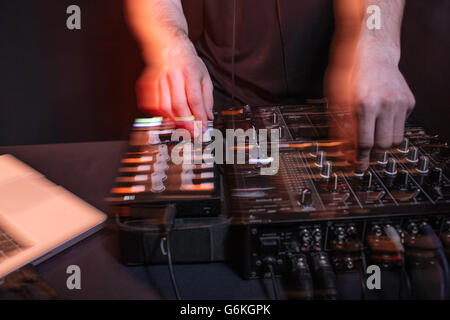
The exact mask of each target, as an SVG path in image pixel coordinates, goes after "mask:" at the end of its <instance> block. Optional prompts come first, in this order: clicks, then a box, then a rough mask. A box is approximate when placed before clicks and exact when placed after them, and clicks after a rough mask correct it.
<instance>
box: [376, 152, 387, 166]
mask: <svg viewBox="0 0 450 320" xmlns="http://www.w3.org/2000/svg"><path fill="white" fill-rule="evenodd" d="M387 163H388V152H387V151H385V152H383V153H381V154H379V156H378V164H379V165H381V166H385V165H387Z"/></svg>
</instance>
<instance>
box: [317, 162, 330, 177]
mask: <svg viewBox="0 0 450 320" xmlns="http://www.w3.org/2000/svg"><path fill="white" fill-rule="evenodd" d="M331 169H332V164H331V162H330V161H326V162H325V163H324V164H323V165H322V172H321V173H320V176H321V177H322V178H324V179H330V176H331Z"/></svg>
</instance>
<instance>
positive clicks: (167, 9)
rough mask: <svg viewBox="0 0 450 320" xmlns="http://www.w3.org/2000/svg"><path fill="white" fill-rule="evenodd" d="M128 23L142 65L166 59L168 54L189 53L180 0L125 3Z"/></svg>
mask: <svg viewBox="0 0 450 320" xmlns="http://www.w3.org/2000/svg"><path fill="white" fill-rule="evenodd" d="M126 9H127V14H128V21H129V23H130V25H131V27H132V29H133V31H134V33H135V34H136V37H137V38H138V40H139V42H140V45H141V48H142V54H143V57H144V59H145V60H146V61H152V60H155V59H166V58H167V57H165V55H167V54H168V52H169V51H170V50H174V49H176V48H177V47H178V46H183V48H182V49H181V48H180V50H192V52H195V49H194V47H193V46H192V44H191V43H190V42H189V38H188V25H187V22H186V18H185V16H184V13H183V8H182V5H181V0H127V1H126Z"/></svg>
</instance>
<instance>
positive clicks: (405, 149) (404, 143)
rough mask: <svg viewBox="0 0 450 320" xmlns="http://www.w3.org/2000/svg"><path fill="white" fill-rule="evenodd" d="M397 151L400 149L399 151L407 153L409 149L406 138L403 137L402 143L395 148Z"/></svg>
mask: <svg viewBox="0 0 450 320" xmlns="http://www.w3.org/2000/svg"><path fill="white" fill-rule="evenodd" d="M397 150H398V151H400V152H401V153H408V151H409V139H408V138H404V139H403V141H402V143H401V144H400V146H399V147H398V149H397Z"/></svg>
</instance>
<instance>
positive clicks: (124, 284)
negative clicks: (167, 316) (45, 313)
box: [0, 141, 396, 299]
mask: <svg viewBox="0 0 450 320" xmlns="http://www.w3.org/2000/svg"><path fill="white" fill-rule="evenodd" d="M125 148H126V142H125V141H112V142H89V143H70V144H53V145H35V146H13V147H0V154H3V153H9V154H12V155H14V156H15V157H17V158H19V159H20V160H22V161H24V162H25V163H27V164H28V165H30V166H31V167H33V168H35V169H36V170H38V171H40V172H42V173H43V174H45V175H46V176H47V178H48V179H50V180H52V181H53V182H55V183H57V184H59V185H62V186H63V187H65V188H66V189H68V190H69V191H71V192H73V193H74V194H76V195H77V196H79V197H80V198H82V199H84V200H85V201H87V202H89V203H90V204H92V205H94V206H95V207H97V208H98V209H100V210H102V211H103V212H105V213H107V212H108V205H107V203H106V202H105V200H104V199H105V198H106V196H107V195H108V192H109V190H110V187H111V185H112V182H113V180H114V177H115V175H116V172H117V168H118V166H119V162H120V158H121V157H122V154H123V152H124V150H125ZM118 254H119V252H118V237H117V232H116V229H115V225H114V222H113V220H110V221H109V222H108V223H107V225H106V226H105V227H104V228H103V229H102V230H100V231H99V232H97V233H95V234H94V235H92V236H90V237H88V238H86V239H84V240H83V241H81V242H79V243H77V244H75V245H74V246H72V247H70V248H69V249H66V250H65V251H63V252H62V253H60V254H58V255H56V256H54V257H52V258H51V259H49V260H47V261H45V262H43V263H42V264H40V265H39V266H37V270H38V271H39V273H40V274H41V276H42V278H43V279H44V281H46V282H47V283H48V284H49V285H50V286H52V287H53V288H54V289H55V290H56V292H57V293H58V294H59V295H60V297H61V298H63V299H173V298H174V297H175V295H174V292H173V289H172V286H171V281H170V277H169V272H168V268H167V266H166V265H156V266H135V267H129V266H125V265H123V264H121V263H120V261H119V257H118ZM70 265H78V266H79V267H80V268H81V289H80V290H76V289H74V290H69V289H67V285H66V281H67V278H68V276H69V275H68V274H67V273H66V269H67V267H68V266H70ZM174 269H175V274H176V278H177V281H178V285H179V289H180V292H181V295H182V297H183V298H184V299H272V298H273V291H272V284H271V282H270V280H268V279H265V280H250V281H248V280H243V279H242V278H241V277H240V276H239V275H238V274H237V273H235V271H233V270H232V269H231V268H230V267H229V266H228V265H227V264H226V263H225V262H224V263H209V264H190V265H187V264H184V265H175V267H174ZM338 281H339V284H340V295H341V297H342V298H359V294H360V291H359V284H360V283H359V280H358V275H355V274H346V275H341V276H339V277H338ZM391 282H392V283H393V285H394V287H395V282H396V281H391ZM390 291H391V294H390V295H391V297H395V292H396V290H395V288H392V290H390ZM377 295H378V293H373V294H372V296H373V297H377ZM0 298H3V299H5V298H16V296H15V295H14V294H13V293H11V292H6V291H5V290H0Z"/></svg>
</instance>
